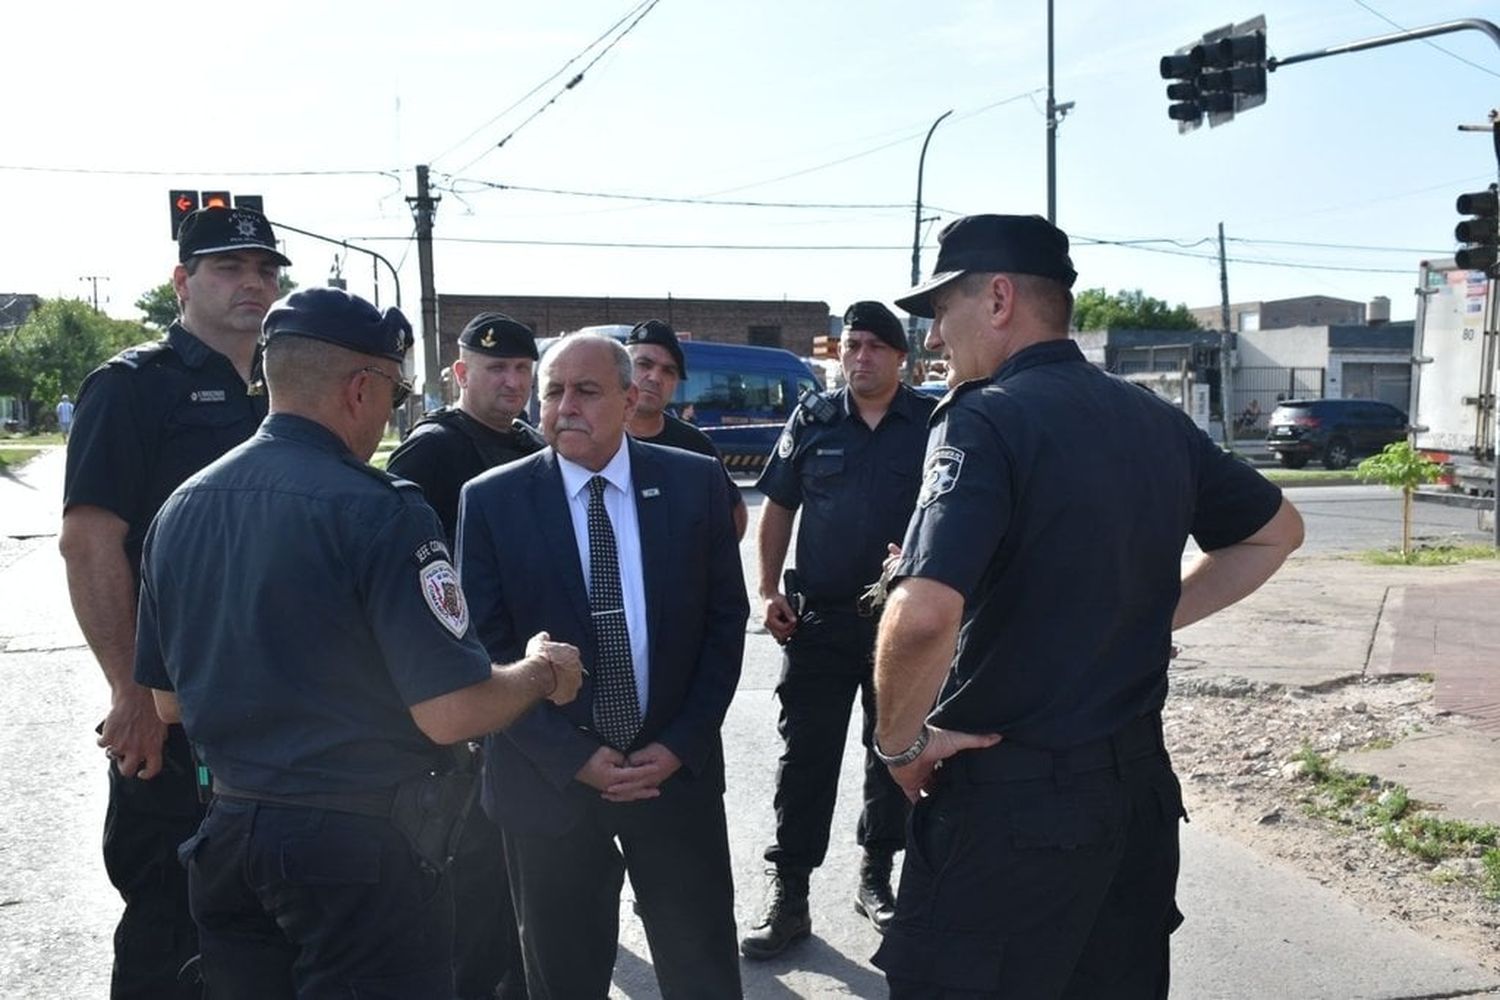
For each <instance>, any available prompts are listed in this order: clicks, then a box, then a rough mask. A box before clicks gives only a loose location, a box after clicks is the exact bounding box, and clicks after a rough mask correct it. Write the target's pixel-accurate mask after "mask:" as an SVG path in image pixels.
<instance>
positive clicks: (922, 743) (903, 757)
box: [870, 722, 932, 767]
mask: <svg viewBox="0 0 1500 1000" xmlns="http://www.w3.org/2000/svg"><path fill="white" fill-rule="evenodd" d="M931 738H932V730H931V729H930V728H928V726H927V724H926V723H925V722H924V723H923V724H922V728H921V729H920V730H919V731H918V732H917V738H916V739H915V740H913V741H912V745H911V746H909V747H907V748H906V749H905V750H902V751H901V752H900V753H898V754H888V753H886V752H885V751H884V750H882V749H880V741H879V740H876V739H872V740H870V747H871V749H873V750H874V751H875V756H876V757H877V758H878V759H879V760H880V762H881V763H882V764H884V765H886V766H887V767H905V766H906V765H907V764H910V763H911V762H912V761H914V760H916V759H917V758H918V757H920V756H922V751H923V750H926V749H927V741H928V740H929V739H931Z"/></svg>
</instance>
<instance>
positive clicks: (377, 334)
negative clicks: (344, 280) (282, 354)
mask: <svg viewBox="0 0 1500 1000" xmlns="http://www.w3.org/2000/svg"><path fill="white" fill-rule="evenodd" d="M282 334H292V335H293V336H297V337H311V338H312V339H314V340H322V341H326V342H328V343H330V344H337V345H338V346H339V347H347V348H348V349H349V350H351V351H358V352H359V353H360V354H369V355H371V356H373V357H377V358H389V359H391V360H392V361H395V362H398V363H399V362H400V361H403V360H404V359H405V358H406V351H407V348H409V347H411V345H412V335H411V324H410V323H409V322H407V320H406V317H405V316H403V315H402V314H401V310H400V309H396V308H390V309H387V310H386V311H385V312H381V311H380V310H379V309H376V308H375V307H374V306H372V305H371V304H370V303H368V302H366V301H365V300H364V299H362V298H360V297H359V296H358V295H350V294H349V293H348V292H346V291H344V290H343V289H341V288H307V289H303V290H300V291H296V292H293V293H292V294H290V295H288V296H286V297H285V298H283V299H281V300H279V301H278V302H276V304H275V305H273V306H271V311H270V312H268V313H266V318H265V321H264V322H263V323H262V324H261V342H262V343H270V342H271V340H272V339H274V338H276V337H279V336H281V335H282Z"/></svg>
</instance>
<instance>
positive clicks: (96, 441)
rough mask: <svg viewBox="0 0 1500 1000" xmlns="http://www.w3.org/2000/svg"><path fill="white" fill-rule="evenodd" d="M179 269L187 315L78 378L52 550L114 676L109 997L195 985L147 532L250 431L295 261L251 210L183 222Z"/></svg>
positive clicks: (194, 802) (189, 769) (178, 735)
mask: <svg viewBox="0 0 1500 1000" xmlns="http://www.w3.org/2000/svg"><path fill="white" fill-rule="evenodd" d="M177 248H178V250H177V252H178V264H177V267H176V268H175V270H174V271H173V272H172V285H173V287H174V288H175V290H176V292H177V299H178V302H179V304H180V308H181V315H180V316H179V317H178V319H177V320H176V322H174V323H173V324H172V325H171V326H170V327H169V328H168V329H167V333H166V336H165V337H163V338H162V339H161V340H159V341H157V342H155V343H151V344H142V345H140V346H138V347H133V348H131V349H130V350H127V351H124V352H122V353H121V354H119V355H117V356H116V357H114V358H111V359H110V360H109V361H107V362H105V364H103V365H102V366H100V367H99V368H97V369H95V370H94V371H93V372H92V373H91V374H90V375H89V376H88V378H86V379H85V380H84V382H83V387H82V389H80V390H79V394H78V402H77V410H76V412H75V413H74V422H73V430H72V434H71V435H70V436H69V439H68V456H67V459H68V460H67V475H66V480H65V484H64V487H63V520H62V531H61V534H60V536H59V547H60V549H61V551H62V555H63V559H64V561H65V562H66V564H67V575H68V592H69V595H70V596H71V598H72V602H73V611H74V613H75V614H76V615H77V616H78V624H79V626H80V628H81V629H82V630H83V634H84V637H85V638H86V639H87V640H88V643H89V647H90V649H92V650H93V652H94V656H95V658H97V659H98V661H99V666H100V667H101V668H102V669H103V671H104V676H105V679H106V680H107V681H108V682H109V688H110V707H109V714H108V715H106V716H105V718H104V722H103V723H102V724H101V726H100V728H99V734H100V735H99V745H100V746H102V747H103V748H104V749H105V752H106V753H107V754H108V755H109V757H110V759H111V766H110V768H109V783H110V787H109V808H108V811H107V812H106V814H105V819H104V867H105V870H106V871H107V872H108V873H109V878H110V881H111V882H112V883H114V885H115V887H116V888H117V889H118V890H119V891H120V895H121V896H122V897H123V898H124V900H125V909H124V912H123V913H122V914H121V916H120V923H119V925H118V926H117V927H116V929H115V939H114V945H115V961H114V971H113V975H112V977H111V982H110V996H111V997H113V998H114V1000H125V998H141V1000H148V998H149V1000H161V998H164V997H165V998H172V997H184V998H185V997H196V996H199V995H200V994H201V990H200V989H199V988H198V987H197V986H194V985H189V984H186V983H179V981H178V971H179V970H180V969H181V968H182V967H183V966H184V964H185V963H187V962H188V961H189V960H190V959H191V958H192V957H193V955H194V954H196V953H197V950H198V947H197V932H196V930H195V928H194V926H193V921H192V916H191V915H190V914H189V913H188V903H187V878H186V875H185V873H184V872H183V870H182V867H181V866H180V865H179V864H178V863H177V858H176V855H175V852H176V850H177V845H178V844H180V843H182V841H184V840H186V839H187V838H188V837H189V836H190V835H191V834H192V832H193V831H194V830H195V829H196V828H197V826H198V822H199V820H200V819H201V818H202V815H203V813H202V806H201V805H199V803H198V793H197V790H196V786H195V783H194V779H193V760H192V753H191V751H190V749H189V747H188V742H187V740H186V738H185V737H184V736H183V734H182V728H181V727H180V726H165V725H163V724H162V722H161V720H159V719H158V718H157V717H156V713H155V712H154V711H153V709H152V705H151V696H150V693H149V692H148V691H147V690H146V689H145V688H142V687H140V686H138V685H137V684H136V683H135V682H134V681H133V680H132V678H131V664H132V663H133V661H134V659H135V612H136V589H137V581H138V573H139V568H140V554H141V542H142V540H143V539H144V538H145V535H146V527H147V525H149V524H150V523H151V517H152V515H154V514H155V513H156V510H157V508H158V507H160V506H161V503H162V501H163V500H165V499H166V498H167V495H168V494H169V493H171V492H172V490H173V489H174V488H176V486H177V485H178V484H179V483H181V482H182V481H183V480H184V479H186V478H187V477H188V476H189V475H191V474H192V473H194V472H196V471H197V470H198V469H201V468H202V467H203V466H205V465H207V464H208V463H210V462H212V461H213V460H214V459H216V458H218V457H219V456H220V455H222V454H223V453H224V452H226V451H228V450H229V449H230V448H232V447H234V446H235V445H237V444H239V443H240V442H241V441H244V440H245V439H246V438H248V437H249V436H250V435H251V434H253V433H254V432H255V428H256V426H257V425H258V424H259V423H260V421H261V418H262V417H264V416H265V413H266V403H265V399H264V397H258V396H250V395H247V394H246V386H247V382H248V380H249V377H250V371H251V367H252V365H253V364H254V359H255V355H256V340H257V338H258V336H259V334H260V322H261V319H262V318H263V317H264V316H265V314H266V310H267V309H268V308H269V307H270V305H271V303H272V302H273V301H275V299H276V295H277V279H278V277H279V276H280V273H281V268H282V267H285V266H288V265H289V264H290V263H291V262H290V261H289V260H287V258H286V257H285V256H283V255H282V253H281V251H280V250H278V249H277V246H276V235H275V233H274V232H273V231H272V229H271V225H270V223H268V222H267V221H266V219H265V216H263V215H261V214H260V213H259V212H253V211H250V210H248V209H238V208H237V209H225V208H209V209H203V210H201V211H198V212H194V213H193V214H192V215H190V216H188V217H187V218H186V219H184V220H183V223H182V227H181V229H180V230H179V233H178V241H177Z"/></svg>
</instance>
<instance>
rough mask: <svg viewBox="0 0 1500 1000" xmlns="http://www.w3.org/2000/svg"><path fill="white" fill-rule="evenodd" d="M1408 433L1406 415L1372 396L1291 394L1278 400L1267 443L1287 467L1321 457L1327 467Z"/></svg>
mask: <svg viewBox="0 0 1500 1000" xmlns="http://www.w3.org/2000/svg"><path fill="white" fill-rule="evenodd" d="M1405 437H1406V414H1405V413H1402V412H1401V411H1400V410H1398V409H1397V408H1396V407H1394V406H1392V405H1391V404H1389V403H1382V402H1380V401H1378V400H1374V399H1288V400H1284V401H1282V402H1280V403H1277V404H1276V409H1274V410H1272V411H1271V421H1270V425H1269V429H1268V431H1267V433H1266V446H1267V447H1268V448H1270V450H1271V451H1273V452H1275V454H1276V457H1277V458H1278V459H1280V460H1281V464H1282V465H1283V466H1285V467H1286V468H1288V469H1300V468H1302V467H1303V466H1304V465H1306V464H1307V463H1308V461H1309V460H1311V459H1313V458H1319V459H1321V460H1322V462H1323V467H1324V468H1325V469H1343V468H1346V467H1347V466H1348V465H1349V463H1350V462H1352V461H1354V459H1356V458H1359V457H1362V456H1364V455H1373V454H1375V453H1376V452H1378V451H1380V449H1382V448H1384V447H1385V446H1386V445H1388V444H1390V443H1391V442H1393V441H1401V440H1403V439H1404V438H1405Z"/></svg>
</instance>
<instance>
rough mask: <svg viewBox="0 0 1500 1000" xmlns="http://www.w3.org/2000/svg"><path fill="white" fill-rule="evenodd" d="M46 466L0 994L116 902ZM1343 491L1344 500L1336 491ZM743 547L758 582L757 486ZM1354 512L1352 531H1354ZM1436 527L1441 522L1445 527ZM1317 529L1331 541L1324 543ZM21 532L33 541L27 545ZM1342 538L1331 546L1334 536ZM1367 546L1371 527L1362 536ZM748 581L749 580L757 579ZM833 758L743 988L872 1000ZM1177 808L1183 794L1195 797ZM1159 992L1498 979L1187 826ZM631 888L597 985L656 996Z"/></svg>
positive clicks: (748, 886) (768, 694) (3, 493)
mask: <svg viewBox="0 0 1500 1000" xmlns="http://www.w3.org/2000/svg"><path fill="white" fill-rule="evenodd" d="M60 479H61V462H60V461H59V460H58V457H57V456H54V457H51V458H49V457H43V458H42V459H39V460H38V462H37V463H36V464H35V466H34V467H33V468H31V469H29V470H27V472H26V473H25V475H24V476H23V477H22V479H21V480H20V481H16V480H8V479H6V478H4V477H0V685H3V688H4V690H5V691H6V697H5V698H3V699H0V759H3V760H4V761H5V762H6V766H5V767H3V768H0V997H5V998H9V997H26V998H38V1000H53V998H55V1000H75V998H83V997H102V996H104V995H105V993H106V990H107V983H108V974H109V961H110V931H111V929H112V927H113V923H114V920H115V918H116V916H117V915H118V912H119V902H118V898H117V897H116V895H115V894H114V892H113V890H112V889H111V887H110V886H109V884H108V882H107V880H106V879H105V876H104V872H103V869H102V866H101V864H100V862H99V855H98V843H99V831H100V828H101V823H102V819H103V812H104V800H105V795H104V793H105V784H104V777H103V767H104V763H105V762H104V760H103V755H102V754H101V753H100V752H99V750H98V749H97V748H96V747H95V746H94V742H93V734H92V731H91V730H92V727H93V724H94V723H95V722H96V721H97V720H98V718H99V717H100V716H101V714H102V712H103V709H104V706H105V691H104V686H103V684H102V683H101V681H100V678H99V675H98V671H97V667H96V666H95V665H94V663H93V660H92V658H91V656H90V655H89V653H88V651H87V649H86V648H85V647H84V646H83V645H82V640H81V637H80V636H79V634H78V632H77V628H76V625H75V624H74V622H73V619H72V614H71V611H70V610H69V607H68V603H67V597H66V590H65V587H64V583H63V575H62V566H61V561H60V559H59V558H58V557H57V555H56V549H55V539H54V538H53V537H51V532H52V531H55V525H56V518H57V511H56V506H57V501H56V496H57V492H58V483H59V482H60ZM1356 490H1357V491H1356V492H1351V491H1350V490H1348V489H1330V490H1316V491H1314V490H1303V491H1298V492H1297V493H1296V494H1295V495H1294V500H1295V501H1297V502H1298V503H1299V506H1302V507H1303V508H1304V510H1305V512H1306V514H1307V516H1308V520H1309V538H1310V545H1313V544H1315V545H1318V546H1322V545H1324V544H1327V545H1328V546H1329V548H1330V549H1331V548H1335V547H1337V546H1340V545H1343V546H1347V547H1352V548H1364V547H1372V546H1376V545H1380V544H1383V543H1384V540H1385V539H1387V538H1389V537H1391V536H1389V535H1388V534H1387V532H1389V530H1390V528H1391V525H1392V524H1396V525H1399V509H1398V507H1397V506H1396V505H1395V501H1394V500H1393V499H1391V498H1390V497H1388V496H1386V497H1382V496H1381V491H1380V490H1378V489H1371V490H1363V489H1357V488H1356ZM1346 494H1347V496H1346ZM747 500H749V501H750V504H751V508H752V519H751V521H752V528H751V531H750V533H749V535H748V537H747V541H746V542H745V544H744V545H743V546H742V553H743V554H744V556H745V568H746V578H747V584H753V582H754V581H753V580H752V579H751V574H752V573H753V571H754V556H753V538H754V524H755V522H756V519H757V517H758V508H759V505H760V504H759V497H758V495H755V494H753V493H750V494H747ZM1366 522H1367V523H1366ZM1443 530H1447V529H1446V528H1444V529H1443ZM1325 533H1326V537H1325ZM16 536H35V537H32V538H30V539H29V540H25V541H18V540H16ZM1339 539H1343V540H1342V541H1340V540H1339ZM1366 539H1369V540H1368V541H1366ZM752 592H753V587H752ZM747 639H748V642H747V652H746V658H745V664H744V671H743V676H742V680H741V683H740V688H739V692H738V694H737V696H736V698H735V701H734V703H733V705H732V706H731V709H730V712H729V716H728V718H727V719H726V722H725V727H724V733H725V744H726V758H727V766H728V786H729V793H728V795H727V798H726V808H727V810H728V814H729V820H730V822H729V827H730V837H731V851H732V857H733V863H734V876H735V881H736V885H737V889H738V893H737V902H736V916H737V918H738V921H739V925H740V927H741V928H742V929H743V928H745V927H747V926H748V924H749V923H750V921H751V919H753V916H754V914H755V912H756V911H757V909H758V907H759V905H760V901H761V890H762V876H761V870H762V868H763V863H762V862H761V861H760V854H761V851H762V850H763V848H764V845H765V843H766V841H767V839H768V838H769V836H770V833H771V830H772V823H773V817H772V814H771V806H770V803H771V796H772V791H773V788H774V779H775V769H776V755H777V752H778V743H777V740H776V736H775V716H776V704H775V699H774V694H773V692H774V687H775V683H776V677H777V672H778V669H779V654H778V650H777V647H776V645H775V643H774V642H772V641H771V639H770V638H769V636H767V635H766V634H765V633H764V632H761V631H759V630H758V629H753V630H752V632H751V634H750V635H749V636H747ZM849 735H850V740H849V744H848V749H847V752H846V754H845V760H844V772H843V781H844V785H843V794H842V795H841V797H840V802H839V808H838V813H837V815H836V817H835V821H834V822H835V831H836V832H835V835H834V838H833V845H832V847H831V849H830V853H829V858H828V862H827V864H826V865H825V866H824V868H823V869H821V870H820V871H819V873H818V874H817V875H816V876H815V878H814V881H813V894H812V907H813V914H814V937H813V939H812V940H811V941H809V942H808V943H807V944H806V945H805V946H803V947H801V948H799V949H797V950H796V951H794V952H792V953H790V954H789V955H787V956H783V957H782V958H781V959H779V960H776V961H772V962H768V963H757V964H749V963H746V964H745V965H744V966H743V970H744V975H745V989H746V996H748V997H752V998H762V997H765V998H784V997H785V998H789V997H833V996H855V997H881V996H884V995H885V989H884V981H883V979H882V978H881V976H880V974H879V973H878V972H877V971H876V970H875V969H874V968H873V967H872V966H870V964H869V961H868V959H869V956H870V955H871V954H872V953H873V951H874V949H875V947H876V945H877V943H878V939H877V937H876V934H875V932H874V931H873V929H872V928H871V927H870V926H869V925H868V924H867V923H866V922H865V921H864V920H863V919H861V918H859V917H857V916H856V915H855V914H854V912H853V909H852V906H851V894H852V889H853V886H854V879H855V872H856V870H857V864H858V852H857V848H856V846H855V844H854V837H853V830H854V825H855V812H856V808H857V798H858V796H857V791H855V790H856V789H857V787H858V786H857V782H858V780H859V779H858V774H859V755H858V752H857V751H858V747H857V743H856V739H857V731H854V730H852V731H851V732H850V734H849ZM1190 808H1191V806H1190ZM1184 855H1185V865H1184V870H1183V877H1182V884H1181V892H1180V900H1179V902H1180V906H1181V908H1182V909H1183V911H1184V912H1185V913H1186V914H1187V915H1188V922H1187V924H1186V925H1184V927H1183V928H1182V930H1181V931H1179V932H1178V934H1177V936H1176V937H1175V938H1174V950H1173V954H1174V972H1173V976H1174V989H1173V995H1174V996H1178V997H1186V998H1193V1000H1199V998H1209V1000H1211V998H1226V1000H1227V998H1259V997H1276V996H1285V997H1297V998H1299V1000H1320V998H1326V1000H1342V998H1349V997H1372V998H1376V997H1379V998H1388V1000H1396V998H1414V997H1434V996H1458V995H1464V996H1469V995H1477V993H1478V991H1480V990H1482V989H1485V988H1494V986H1495V977H1493V976H1490V975H1488V974H1486V973H1484V972H1483V971H1482V970H1480V969H1478V968H1476V967H1475V966H1473V965H1472V963H1469V962H1467V961H1465V960H1464V959H1463V958H1462V957H1460V956H1457V955H1455V954H1454V953H1452V952H1450V951H1448V950H1447V949H1446V947H1445V946H1444V945H1442V943H1441V942H1433V941H1428V940H1426V939H1423V938H1421V937H1419V936H1418V935H1416V934H1415V933H1413V932H1412V931H1410V930H1409V929H1408V928H1405V927H1402V926H1399V925H1397V924H1395V923H1393V922H1391V921H1387V920H1381V919H1377V918H1375V917H1372V916H1371V915H1369V914H1367V913H1365V912H1363V911H1361V910H1360V909H1358V908H1357V907H1356V906H1355V905H1353V904H1352V903H1351V902H1349V901H1348V900H1346V899H1344V898H1343V897H1342V896H1341V895H1340V894H1339V893H1338V892H1337V891H1336V890H1334V889H1330V888H1327V887H1324V886H1321V885H1318V884H1317V883H1315V882H1313V881H1311V880H1309V879H1307V878H1305V877H1303V876H1302V875H1300V874H1298V873H1296V872H1293V871H1290V870H1288V869H1285V868H1282V867H1280V866H1278V865H1276V864H1275V863H1272V862H1269V861H1267V860H1265V859H1264V858H1261V857H1260V856H1258V855H1256V854H1255V852H1254V851H1253V850H1252V849H1251V848H1248V847H1246V846H1244V845H1241V844H1238V843H1235V842H1233V841H1230V840H1227V839H1225V838H1222V837H1219V836H1217V835H1215V834H1213V833H1212V832H1211V831H1206V830H1202V829H1200V828H1199V826H1198V825H1190V826H1187V827H1185V828H1184ZM629 904H630V889H629V886H628V885H627V887H626V892H625V900H624V901H623V902H622V907H621V950H620V956H619V962H618V965H617V968H616V976H615V989H614V990H613V992H612V994H611V995H612V997H617V998H632V1000H648V998H653V997H656V996H658V995H659V994H658V992H657V990H656V987H655V982H654V976H653V975H652V972H651V968H650V964H649V963H650V957H649V950H648V948H647V947H646V943H645V940H644V935H643V933H642V931H641V927H640V923H639V921H638V919H636V918H635V917H634V915H633V913H632V912H631V909H630V905H629Z"/></svg>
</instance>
